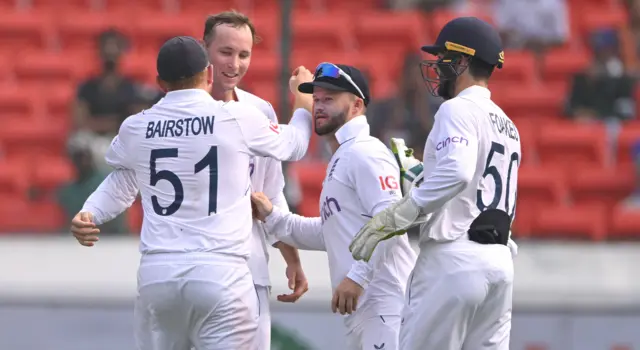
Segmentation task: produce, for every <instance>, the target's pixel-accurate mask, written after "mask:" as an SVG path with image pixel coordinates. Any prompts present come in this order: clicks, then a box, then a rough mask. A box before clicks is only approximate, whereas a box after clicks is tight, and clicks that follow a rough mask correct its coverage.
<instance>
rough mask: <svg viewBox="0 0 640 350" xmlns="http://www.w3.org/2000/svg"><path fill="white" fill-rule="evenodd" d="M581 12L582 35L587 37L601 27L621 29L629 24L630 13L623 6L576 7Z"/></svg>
mask: <svg viewBox="0 0 640 350" xmlns="http://www.w3.org/2000/svg"><path fill="white" fill-rule="evenodd" d="M576 8H577V9H578V11H579V13H580V17H579V18H580V20H579V26H580V31H581V33H580V34H581V36H582V37H583V38H587V36H588V35H589V33H590V32H592V31H595V30H599V29H621V28H624V27H625V26H627V25H628V17H629V16H628V14H627V12H626V11H625V9H624V8H623V7H622V6H620V5H619V6H615V7H610V6H609V5H607V4H605V5H604V6H602V5H597V4H596V5H595V6H593V5H591V6H589V5H587V6H578V7H576Z"/></svg>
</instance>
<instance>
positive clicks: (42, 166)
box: [32, 156, 76, 191]
mask: <svg viewBox="0 0 640 350" xmlns="http://www.w3.org/2000/svg"><path fill="white" fill-rule="evenodd" d="M37 163H38V166H37V167H34V168H33V181H32V185H33V186H34V187H36V188H38V189H39V190H44V191H52V190H55V189H57V188H58V187H59V186H61V185H63V184H65V183H67V182H69V181H72V180H73V179H74V178H75V176H76V174H75V168H74V167H73V164H71V161H70V160H69V159H68V158H67V157H64V156H61V157H45V158H37Z"/></svg>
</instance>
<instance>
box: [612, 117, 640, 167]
mask: <svg viewBox="0 0 640 350" xmlns="http://www.w3.org/2000/svg"><path fill="white" fill-rule="evenodd" d="M636 143H637V144H638V146H639V147H640V122H638V121H632V122H629V123H627V124H623V126H622V130H620V135H618V150H617V152H616V153H617V161H618V163H620V164H621V165H626V166H630V165H631V163H632V162H633V161H634V160H633V153H632V151H633V147H634V145H635V144H636ZM639 151H640V149H639Z"/></svg>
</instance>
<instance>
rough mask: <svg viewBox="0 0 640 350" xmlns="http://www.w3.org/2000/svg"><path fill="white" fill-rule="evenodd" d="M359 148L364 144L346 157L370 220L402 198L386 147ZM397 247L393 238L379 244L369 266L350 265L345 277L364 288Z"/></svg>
mask: <svg viewBox="0 0 640 350" xmlns="http://www.w3.org/2000/svg"><path fill="white" fill-rule="evenodd" d="M363 146H365V147H366V144H361V145H356V146H354V147H353V149H352V152H354V151H355V152H354V153H352V156H351V157H349V162H350V165H351V167H350V170H351V171H350V181H351V183H352V184H353V185H354V187H355V189H356V194H357V196H358V199H359V201H360V204H361V206H362V208H364V210H365V212H364V213H362V215H363V216H366V217H373V216H374V215H376V214H377V213H379V212H380V211H382V210H384V209H385V208H387V207H388V206H390V205H391V204H393V203H394V202H396V201H398V200H400V199H401V198H402V194H401V191H400V185H399V176H400V168H399V167H398V164H397V163H396V161H395V158H394V157H393V154H392V153H391V152H390V151H389V150H388V149H386V147H380V148H378V149H376V148H373V149H371V148H370V147H366V148H365V147H363ZM354 234H355V232H354ZM397 243H398V241H397V240H396V239H393V238H392V239H388V240H385V241H382V242H380V243H379V244H378V247H377V248H376V250H375V251H374V253H373V256H372V257H371V259H370V260H369V262H364V261H356V262H354V263H353V265H352V266H351V270H350V271H349V272H348V273H347V277H349V278H350V279H351V280H353V281H354V282H356V283H358V284H359V285H360V286H362V287H363V288H366V286H367V285H368V284H369V282H370V281H371V279H372V278H373V273H374V266H376V265H377V264H384V260H385V256H387V255H388V252H389V249H390V248H391V247H393V246H394V245H395V244H397Z"/></svg>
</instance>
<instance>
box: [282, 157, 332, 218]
mask: <svg viewBox="0 0 640 350" xmlns="http://www.w3.org/2000/svg"><path fill="white" fill-rule="evenodd" d="M289 171H291V172H293V173H294V174H295V176H296V178H297V179H298V181H299V183H300V187H301V188H302V192H303V193H304V196H303V199H302V203H301V204H300V207H299V208H298V211H299V212H300V214H301V215H304V216H311V217H316V216H318V214H319V213H320V209H319V203H320V193H321V192H322V181H323V179H324V176H325V174H326V173H327V163H325V162H312V161H304V162H297V163H292V164H291V165H290V168H289Z"/></svg>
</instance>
